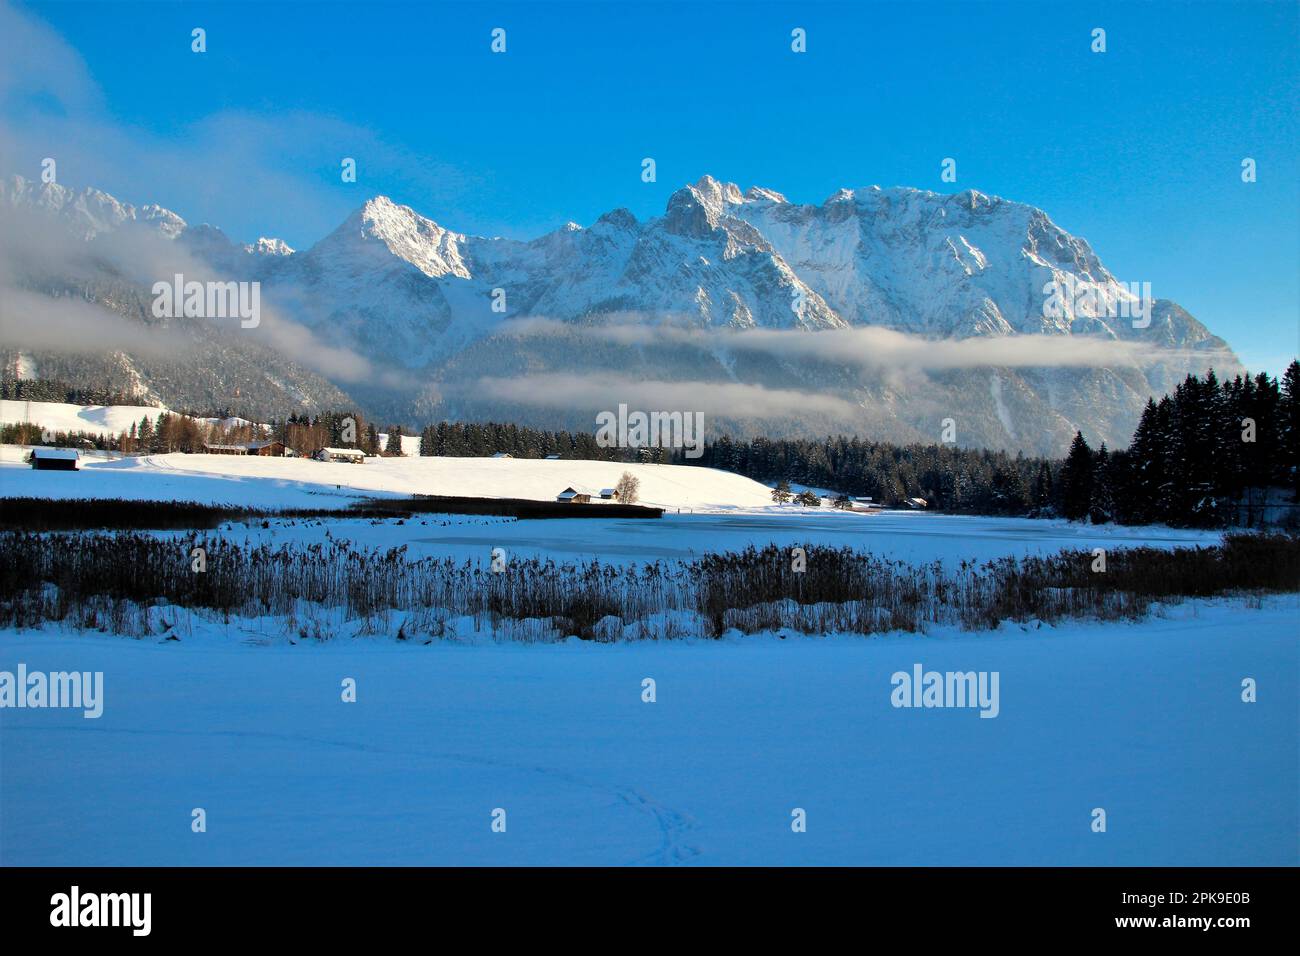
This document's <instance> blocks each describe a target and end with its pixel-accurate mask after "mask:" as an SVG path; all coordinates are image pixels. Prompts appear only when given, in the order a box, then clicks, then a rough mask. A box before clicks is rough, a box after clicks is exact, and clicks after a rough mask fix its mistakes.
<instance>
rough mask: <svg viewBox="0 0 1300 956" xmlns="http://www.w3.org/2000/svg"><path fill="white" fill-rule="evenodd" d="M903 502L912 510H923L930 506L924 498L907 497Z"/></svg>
mask: <svg viewBox="0 0 1300 956" xmlns="http://www.w3.org/2000/svg"><path fill="white" fill-rule="evenodd" d="M905 503H906V505H907V506H908V507H909V508H911V509H912V510H913V511H924V510H925V509H926V508H928V507H930V503H929V502H928V501H926V500H925V499H924V498H908V499H907V501H906V502H905Z"/></svg>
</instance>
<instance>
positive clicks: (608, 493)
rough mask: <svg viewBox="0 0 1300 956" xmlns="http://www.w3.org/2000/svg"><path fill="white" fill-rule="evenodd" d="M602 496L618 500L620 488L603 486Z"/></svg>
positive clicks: (607, 499)
mask: <svg viewBox="0 0 1300 956" xmlns="http://www.w3.org/2000/svg"><path fill="white" fill-rule="evenodd" d="M600 497H601V498H602V499H603V500H604V501H614V500H616V499H617V498H618V489H617V488H601V489H600Z"/></svg>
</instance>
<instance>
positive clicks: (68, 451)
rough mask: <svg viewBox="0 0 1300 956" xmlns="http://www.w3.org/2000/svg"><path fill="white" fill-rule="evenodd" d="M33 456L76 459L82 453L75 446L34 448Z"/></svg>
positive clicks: (67, 459)
mask: <svg viewBox="0 0 1300 956" xmlns="http://www.w3.org/2000/svg"><path fill="white" fill-rule="evenodd" d="M32 457H33V458H54V459H59V460H61V461H76V460H77V459H78V458H80V457H81V456H80V454H79V453H78V452H77V449H75V448H33V449H32Z"/></svg>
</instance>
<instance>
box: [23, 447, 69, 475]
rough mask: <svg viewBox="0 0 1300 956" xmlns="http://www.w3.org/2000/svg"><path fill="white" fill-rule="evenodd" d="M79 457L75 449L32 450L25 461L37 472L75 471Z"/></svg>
mask: <svg viewBox="0 0 1300 956" xmlns="http://www.w3.org/2000/svg"><path fill="white" fill-rule="evenodd" d="M80 457H81V455H80V453H78V451H77V449H75V448H33V449H32V451H31V454H30V455H28V456H27V460H28V461H29V462H31V464H32V467H33V468H35V469H37V470H38V471H76V470H77V460H78V459H79V458H80Z"/></svg>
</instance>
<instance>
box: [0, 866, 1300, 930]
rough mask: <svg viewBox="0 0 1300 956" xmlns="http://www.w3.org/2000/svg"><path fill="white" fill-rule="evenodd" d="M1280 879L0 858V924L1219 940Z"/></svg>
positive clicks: (1277, 896)
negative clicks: (35, 864) (17, 862)
mask: <svg viewBox="0 0 1300 956" xmlns="http://www.w3.org/2000/svg"><path fill="white" fill-rule="evenodd" d="M1295 876H1296V873H1295V871H1294V870H1290V869H1263V868H1261V869H1184V868H1150V869H1064V868H1062V869H995V868H987V869H979V868H972V869H962V868H952V869H929V868H907V869H851V868H846V869H707V868H685V869H674V870H635V869H634V870H613V869H611V870H588V869H508V870H507V869H474V868H471V869H454V870H453V869H405V868H403V869H397V868H392V869H384V868H366V869H325V868H322V869H287V868H286V869H281V868H267V869H260V868H259V869H252V868H230V869H216V868H213V869H197V868H195V869H125V868H124V869H64V868H51V869H4V870H0V881H3V882H2V883H0V900H3V903H2V904H0V911H2V912H3V921H2V923H0V925H3V927H4V934H5V937H6V940H7V941H16V940H18V939H26V938H31V937H37V938H42V939H49V940H51V941H57V940H58V938H59V937H61V936H62V937H65V938H66V937H68V936H69V934H74V933H75V934H76V938H77V939H78V940H79V941H80V942H82V943H93V942H95V941H97V940H105V941H108V940H110V939H112V938H119V939H129V938H131V937H133V936H134V937H137V938H151V939H157V940H162V941H166V942H175V941H186V942H188V941H198V942H201V943H212V942H219V941H231V942H236V941H259V942H261V941H267V940H272V941H273V940H277V939H284V940H285V941H290V942H296V943H302V942H308V941H311V940H320V941H321V942H327V943H333V944H338V943H339V942H341V941H346V940H349V939H355V940H359V941H367V940H368V941H370V942H372V943H373V942H375V941H376V940H378V939H384V938H393V937H394V936H396V937H397V938H401V936H402V935H405V934H412V933H414V934H417V938H419V936H418V934H421V933H428V932H437V933H443V932H445V931H447V930H449V929H453V928H456V929H461V930H471V929H472V928H474V927H478V928H479V929H480V930H481V931H482V932H483V933H484V934H485V936H484V938H483V941H484V942H486V941H489V940H490V941H491V942H500V941H501V939H502V938H503V936H504V937H510V936H513V935H515V934H521V937H520V938H521V939H523V940H525V941H527V940H529V939H530V937H529V934H530V933H531V934H533V935H532V937H531V941H532V942H534V943H536V942H542V941H544V939H545V937H546V936H548V935H550V933H551V932H552V931H558V932H563V933H565V934H566V935H567V934H568V933H571V932H572V933H577V935H579V936H585V935H587V933H588V932H590V931H592V930H594V929H595V928H596V927H597V926H599V927H602V928H604V929H607V930H611V929H612V930H617V929H618V927H619V926H623V927H624V928H625V930H624V931H625V932H626V933H627V934H629V938H630V939H635V938H637V937H641V936H644V935H645V934H649V935H648V937H646V938H658V939H659V940H660V941H661V943H666V942H668V940H669V939H670V938H671V937H665V936H664V935H663V934H665V933H677V932H682V931H685V930H686V927H687V926H689V925H698V924H697V922H696V921H699V920H702V921H704V923H703V925H705V926H708V927H710V928H711V929H712V930H714V931H721V932H723V933H724V934H726V935H732V937H733V939H736V940H739V939H744V938H748V937H751V936H753V937H755V938H756V939H759V940H762V939H763V938H764V937H766V936H768V935H769V934H781V935H784V934H786V933H794V934H799V933H801V932H809V931H811V930H812V929H813V925H812V924H816V931H817V932H818V933H819V934H820V933H821V932H824V931H825V930H826V929H830V928H836V927H841V926H842V927H843V928H844V929H846V930H847V931H849V932H852V933H854V935H858V934H863V933H865V934H872V933H873V932H875V931H877V930H879V929H884V928H887V927H895V928H897V927H905V926H911V927H912V928H913V929H915V930H916V931H918V932H919V933H921V938H924V939H926V940H932V939H943V938H947V937H949V936H952V937H963V938H966V939H967V940H968V941H973V940H975V939H977V938H978V939H981V940H983V941H985V942H987V941H989V940H993V939H998V938H1000V937H1008V938H1011V939H1016V938H1022V937H1023V938H1031V937H1037V936H1038V935H1039V934H1041V933H1043V932H1047V933H1051V934H1054V936H1055V937H1056V938H1066V939H1069V938H1072V937H1076V936H1078V935H1081V934H1082V935H1086V936H1094V935H1098V934H1106V935H1114V936H1116V937H1123V936H1125V935H1133V936H1136V937H1147V938H1151V937H1152V936H1155V938H1161V937H1166V938H1177V939H1185V938H1187V937H1189V936H1193V935H1198V936H1200V937H1201V938H1205V939H1213V940H1215V941H1216V942H1227V943H1229V944H1231V941H1233V940H1234V939H1240V938H1241V937H1240V936H1239V935H1238V934H1240V933H1243V932H1245V933H1250V932H1252V931H1257V930H1263V931H1265V932H1268V931H1272V932H1273V933H1275V934H1277V933H1279V932H1284V931H1287V930H1289V929H1293V928H1294V925H1295V914H1294V899H1295V892H1294V888H1293V886H1294V882H1295ZM73 887H76V888H77V889H76V891H75V896H74V892H73V890H72V888H73ZM146 893H147V894H149V897H148V909H147V917H148V918H147V921H146V919H145V915H146V910H145V906H144V903H145V899H144V896H143V894H146ZM105 894H112V896H105ZM121 894H141V895H138V896H123V895H121ZM92 898H93V899H92ZM74 899H75V904H76V905H75V906H74ZM74 910H75V915H74ZM687 920H689V921H690V922H689V923H688V922H685V921H687ZM1207 921H1208V922H1207ZM87 922H89V923H92V924H94V923H114V922H115V923H117V925H115V926H114V925H91V926H87V925H82V924H84V923H87ZM74 923H76V924H78V925H75V926H74V925H72V924H74ZM146 923H147V929H148V933H147V936H146V934H144V933H143V932H141V930H143V929H145V928H146ZM55 924H62V925H55ZM566 926H567V930H566V929H564V927H566ZM546 927H549V929H546ZM971 933H975V934H976V935H975V936H972V935H970V934H971ZM710 935H712V933H711V934H710ZM1278 938H1283V937H1280V936H1279V937H1278ZM444 941H445V942H446V943H448V944H453V945H454V943H453V941H452V940H451V939H450V938H448V939H445V940H444Z"/></svg>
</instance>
